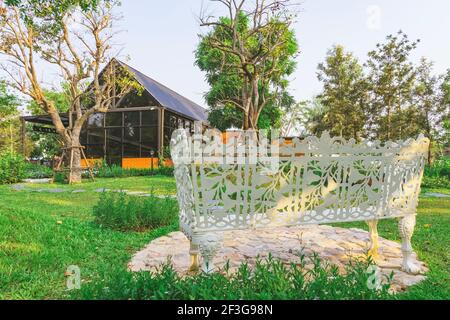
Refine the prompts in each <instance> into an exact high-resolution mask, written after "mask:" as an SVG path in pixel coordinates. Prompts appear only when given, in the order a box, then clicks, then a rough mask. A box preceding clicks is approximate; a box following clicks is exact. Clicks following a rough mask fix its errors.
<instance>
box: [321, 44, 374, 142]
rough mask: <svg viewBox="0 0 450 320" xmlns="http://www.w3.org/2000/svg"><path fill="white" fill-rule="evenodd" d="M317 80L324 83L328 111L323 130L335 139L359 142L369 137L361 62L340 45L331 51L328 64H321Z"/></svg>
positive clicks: (364, 81)
mask: <svg viewBox="0 0 450 320" xmlns="http://www.w3.org/2000/svg"><path fill="white" fill-rule="evenodd" d="M317 77H318V79H319V81H321V82H322V83H323V92H322V93H321V94H320V95H319V99H320V101H321V104H322V105H323V107H324V108H325V110H326V112H325V114H324V116H323V123H322V124H323V129H326V130H327V131H329V132H330V134H331V135H335V136H342V137H345V138H347V139H350V138H354V139H355V140H357V141H359V140H360V139H361V137H362V136H364V134H365V133H364V124H365V123H366V114H365V106H366V102H367V95H366V89H367V82H366V80H365V77H364V72H363V67H362V66H361V65H360V64H359V62H358V59H356V58H355V57H354V56H353V54H351V53H347V52H345V50H344V48H343V47H342V46H340V45H336V46H334V47H333V48H332V49H331V50H329V51H328V54H327V57H326V59H325V62H324V63H321V64H319V66H318V72H317Z"/></svg>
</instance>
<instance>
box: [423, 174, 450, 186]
mask: <svg viewBox="0 0 450 320" xmlns="http://www.w3.org/2000/svg"><path fill="white" fill-rule="evenodd" d="M422 188H430V189H432V188H449V189H450V180H449V179H447V178H441V177H437V178H433V177H427V176H424V177H423V181H422Z"/></svg>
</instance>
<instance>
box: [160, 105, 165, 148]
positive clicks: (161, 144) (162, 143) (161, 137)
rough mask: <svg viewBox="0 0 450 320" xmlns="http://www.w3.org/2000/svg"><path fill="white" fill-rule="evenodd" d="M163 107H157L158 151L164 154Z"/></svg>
mask: <svg viewBox="0 0 450 320" xmlns="http://www.w3.org/2000/svg"><path fill="white" fill-rule="evenodd" d="M164 116H165V115H164V108H159V109H158V153H159V157H162V156H163V155H164Z"/></svg>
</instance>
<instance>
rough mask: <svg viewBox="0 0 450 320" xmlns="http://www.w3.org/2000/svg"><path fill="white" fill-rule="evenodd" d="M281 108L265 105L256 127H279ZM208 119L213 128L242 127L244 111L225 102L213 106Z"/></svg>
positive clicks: (221, 129) (222, 129)
mask: <svg viewBox="0 0 450 320" xmlns="http://www.w3.org/2000/svg"><path fill="white" fill-rule="evenodd" d="M281 117H282V109H281V108H280V107H279V106H277V105H274V104H272V103H271V104H269V105H267V106H266V107H265V108H264V109H263V110H262V112H261V115H260V116H259V118H258V129H271V128H280V126H281ZM208 121H209V123H210V124H211V126H213V127H214V128H216V129H218V130H220V131H226V130H228V129H231V128H237V129H240V128H242V122H243V121H244V113H243V112H242V110H239V109H238V108H236V107H234V106H232V105H230V104H227V105H225V106H224V107H220V108H213V109H211V110H210V112H209V113H208Z"/></svg>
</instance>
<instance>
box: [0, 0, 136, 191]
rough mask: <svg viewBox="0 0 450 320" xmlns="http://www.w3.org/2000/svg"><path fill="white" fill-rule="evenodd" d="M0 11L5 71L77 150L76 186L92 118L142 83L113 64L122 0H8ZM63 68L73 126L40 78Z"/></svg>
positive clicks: (1, 46) (62, 76)
mask: <svg viewBox="0 0 450 320" xmlns="http://www.w3.org/2000/svg"><path fill="white" fill-rule="evenodd" d="M5 4H6V5H5V6H4V7H2V8H1V10H0V54H3V55H4V56H6V58H7V59H6V62H5V63H1V65H0V67H1V68H2V70H3V71H4V72H5V73H7V74H8V75H9V77H10V80H11V81H10V84H11V85H12V86H14V87H15V89H17V90H19V91H20V92H22V93H24V94H26V95H28V96H29V97H30V98H31V99H32V100H34V101H35V102H36V104H37V105H38V106H39V107H40V108H41V109H42V111H43V112H45V113H47V114H49V115H50V117H51V119H52V122H53V124H54V126H55V128H56V131H57V132H58V134H59V135H60V137H61V139H62V140H63V142H64V145H65V147H66V148H74V149H73V150H74V156H73V167H74V170H73V172H72V173H71V174H72V180H73V182H81V168H80V167H81V155H80V149H79V148H78V147H79V146H80V132H81V129H82V126H83V124H84V123H85V122H86V121H87V119H88V118H89V117H90V116H91V115H93V114H94V113H97V112H106V111H107V110H108V108H109V107H110V106H111V105H112V104H113V103H114V101H117V100H118V99H120V98H121V97H123V96H124V95H126V94H127V93H128V92H130V90H132V88H135V87H136V86H138V85H137V83H136V82H134V81H133V80H132V78H131V76H130V75H129V74H128V72H126V71H125V70H124V69H123V68H122V69H120V68H116V67H115V64H114V63H110V64H108V67H107V68H105V69H104V71H103V72H102V67H103V66H104V65H105V64H106V63H107V62H108V61H110V59H111V58H113V57H114V56H115V55H116V54H117V52H116V51H115V50H114V49H113V46H112V39H113V37H114V35H115V34H116V31H115V29H114V25H115V22H116V20H117V19H116V17H115V16H114V14H113V9H114V7H115V6H116V5H117V4H118V2H117V1H115V0H113V1H108V0H58V1H51V0H7V1H6V2H5ZM54 68H56V69H57V70H59V73H60V77H61V82H65V83H67V86H68V101H69V105H70V107H69V114H70V115H71V116H69V124H65V123H64V122H63V121H62V120H61V117H60V114H59V112H58V109H57V107H56V106H55V102H54V101H52V100H51V99H49V98H48V97H47V96H46V95H45V89H46V88H45V82H44V81H43V79H41V78H40V75H42V74H43V73H45V71H46V70H48V69H50V70H54Z"/></svg>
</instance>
